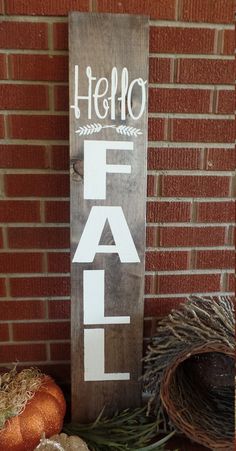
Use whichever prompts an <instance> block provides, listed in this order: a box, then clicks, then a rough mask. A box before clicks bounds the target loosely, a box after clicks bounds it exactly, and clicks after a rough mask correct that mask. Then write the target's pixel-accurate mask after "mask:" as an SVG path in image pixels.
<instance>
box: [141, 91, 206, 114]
mask: <svg viewBox="0 0 236 451" xmlns="http://www.w3.org/2000/svg"><path fill="white" fill-rule="evenodd" d="M210 98H211V91H210V90H209V91H208V90H206V89H160V88H150V89H149V107H148V108H149V111H150V112H151V113H160V112H161V113H210V112H211V105H210Z"/></svg>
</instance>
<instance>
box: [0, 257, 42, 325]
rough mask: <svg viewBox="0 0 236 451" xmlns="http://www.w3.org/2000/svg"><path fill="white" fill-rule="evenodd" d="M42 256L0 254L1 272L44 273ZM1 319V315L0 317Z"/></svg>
mask: <svg viewBox="0 0 236 451" xmlns="http://www.w3.org/2000/svg"><path fill="white" fill-rule="evenodd" d="M42 258H43V256H42V254H39V253H23V252H22V253H21V252H20V253H18V252H17V253H16V252H15V253H13V252H2V253H0V268H1V269H0V272H2V273H24V272H26V273H27V272H29V273H31V272H41V271H42ZM0 318H1V315H0Z"/></svg>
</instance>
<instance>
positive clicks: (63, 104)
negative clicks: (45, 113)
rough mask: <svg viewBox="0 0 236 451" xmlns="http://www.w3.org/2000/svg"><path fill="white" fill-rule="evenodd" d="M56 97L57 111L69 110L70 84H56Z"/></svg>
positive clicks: (55, 106)
mask: <svg viewBox="0 0 236 451" xmlns="http://www.w3.org/2000/svg"><path fill="white" fill-rule="evenodd" d="M54 98H55V105H54V108H55V110H56V111H68V110H69V87H68V86H55V88H54Z"/></svg>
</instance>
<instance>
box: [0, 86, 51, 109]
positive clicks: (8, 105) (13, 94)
mask: <svg viewBox="0 0 236 451" xmlns="http://www.w3.org/2000/svg"><path fill="white" fill-rule="evenodd" d="M0 109H1V110H48V88H47V87H46V86H42V85H41V86H40V85H38V86H37V85H12V84H6V85H0Z"/></svg>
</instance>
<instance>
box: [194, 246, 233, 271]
mask: <svg viewBox="0 0 236 451" xmlns="http://www.w3.org/2000/svg"><path fill="white" fill-rule="evenodd" d="M234 267H235V258H234V251H230V250H226V249H225V250H212V251H197V253H196V268H200V269H212V268H216V269H234Z"/></svg>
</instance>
